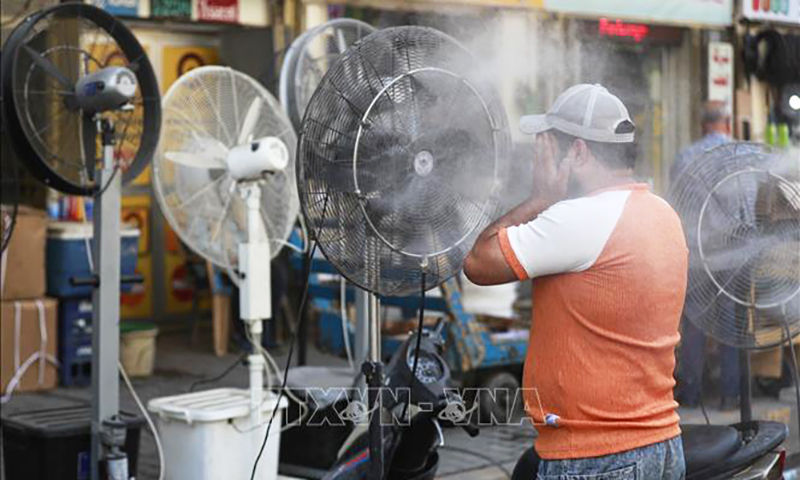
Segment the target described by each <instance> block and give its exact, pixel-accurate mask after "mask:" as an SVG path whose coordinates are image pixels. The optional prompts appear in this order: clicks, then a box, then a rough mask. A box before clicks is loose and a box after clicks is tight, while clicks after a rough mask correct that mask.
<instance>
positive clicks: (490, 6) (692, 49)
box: [305, 0, 732, 194]
mask: <svg viewBox="0 0 800 480" xmlns="http://www.w3.org/2000/svg"><path fill="white" fill-rule="evenodd" d="M696 3H697V2H687V1H683V0H669V1H647V2H636V3H635V4H631V2H603V3H602V4H597V2H586V1H579V0H546V1H540V2H523V4H520V3H518V2H515V7H514V8H511V7H510V6H509V2H499V1H484V2H477V1H475V2H466V1H463V2H448V3H446V4H443V3H442V2H432V1H428V2H423V1H414V2H388V3H386V2H378V1H367V0H360V1H352V2H341V3H335V4H333V6H332V5H331V4H327V3H323V2H310V3H308V4H306V6H305V8H306V10H307V11H309V12H314V14H313V17H314V22H315V23H316V22H320V21H324V19H325V18H326V17H324V14H328V15H332V16H349V17H355V18H360V19H362V20H365V21H367V22H370V23H373V24H375V25H376V26H379V27H386V26H393V25H401V24H421V25H428V26H432V27H435V28H438V29H441V30H443V31H446V32H447V33H449V34H451V35H453V36H454V37H456V38H458V39H459V40H461V41H462V42H463V43H465V44H466V45H467V46H468V47H469V48H470V49H471V50H473V52H475V54H476V57H477V58H478V62H479V63H483V66H482V67H480V68H487V69H492V70H493V71H496V72H497V79H498V88H499V90H500V94H501V96H502V97H503V100H504V103H505V106H506V110H507V113H508V115H509V119H510V121H511V122H512V126H513V124H514V119H515V118H517V117H518V116H519V115H521V114H523V113H529V112H539V111H544V110H545V109H546V108H547V106H548V105H549V104H550V103H551V102H552V101H553V100H554V99H555V97H556V96H557V95H558V94H559V93H560V92H561V91H562V90H563V89H565V88H566V87H568V86H569V85H572V84H575V83H580V82H589V83H601V84H603V85H605V86H607V87H608V88H609V89H610V90H611V91H612V92H614V93H616V94H618V95H619V96H620V97H622V99H623V101H624V102H625V103H626V105H628V106H629V108H630V110H631V114H632V116H633V117H634V121H635V122H636V124H637V132H638V139H639V150H638V158H637V173H638V175H639V176H640V177H641V178H642V179H643V180H644V181H647V182H649V183H650V184H651V185H652V186H653V188H654V189H655V191H657V192H658V193H661V194H665V193H666V192H667V190H668V188H669V179H668V172H669V168H670V166H671V164H672V161H673V159H674V157H675V155H676V154H677V153H678V151H679V150H680V149H681V148H683V147H684V146H686V145H688V144H689V143H691V141H693V140H694V139H696V137H697V135H698V134H699V126H698V120H697V119H698V114H699V112H696V111H695V110H696V108H693V107H695V106H697V105H700V104H701V102H702V101H703V100H705V99H706V98H707V95H708V92H707V90H708V88H707V80H706V76H707V68H706V67H705V63H704V62H705V60H706V57H707V53H706V50H707V42H708V40H709V38H710V37H714V38H720V37H725V36H726V28H727V27H728V26H729V25H730V24H731V19H732V12H731V5H730V3H729V2H721V3H719V2H703V3H702V4H701V5H700V6H699V7H698V6H697V5H696ZM598 5H599V6H598ZM306 18H310V17H309V16H307V17H306ZM708 32H713V34H709V33H708ZM512 130H514V131H515V130H516V129H515V128H512ZM515 135H517V136H516V138H515V140H516V141H518V142H526V141H527V139H525V138H523V137H522V136H520V135H518V134H516V133H515Z"/></svg>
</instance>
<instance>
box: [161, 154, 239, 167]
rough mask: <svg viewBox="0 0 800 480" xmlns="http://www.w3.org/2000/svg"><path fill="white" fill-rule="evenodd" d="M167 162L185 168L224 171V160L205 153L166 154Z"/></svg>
mask: <svg viewBox="0 0 800 480" xmlns="http://www.w3.org/2000/svg"><path fill="white" fill-rule="evenodd" d="M164 156H165V157H167V160H170V161H172V162H175V163H178V164H180V165H183V166H186V167H194V168H205V169H207V170H213V169H223V170H224V169H226V168H227V165H226V164H225V160H223V159H221V158H219V157H214V156H212V155H209V154H207V153H186V152H167V153H165V154H164Z"/></svg>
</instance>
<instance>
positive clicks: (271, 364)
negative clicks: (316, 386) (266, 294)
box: [245, 330, 310, 432]
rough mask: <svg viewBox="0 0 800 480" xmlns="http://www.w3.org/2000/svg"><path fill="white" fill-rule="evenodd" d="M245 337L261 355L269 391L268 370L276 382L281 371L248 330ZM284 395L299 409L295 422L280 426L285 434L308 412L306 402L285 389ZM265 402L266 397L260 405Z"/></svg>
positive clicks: (303, 418) (270, 381) (270, 387)
mask: <svg viewBox="0 0 800 480" xmlns="http://www.w3.org/2000/svg"><path fill="white" fill-rule="evenodd" d="M245 335H246V336H247V340H248V341H249V342H250V344H251V345H255V346H256V348H255V350H256V351H257V352H258V353H259V354H260V355H261V357H262V358H264V361H265V368H264V373H265V375H266V376H267V381H266V386H267V389H268V390H271V389H272V388H273V383H272V373H271V372H270V369H272V370H274V372H275V374H276V376H277V377H278V381H279V382H283V377H282V376H281V369H280V368H279V367H278V364H277V362H275V359H274V358H273V357H272V355H270V354H269V352H268V351H267V349H265V348H264V347H263V346H262V345H260V344H258V343H256V342H254V341H253V338H252V337H251V336H250V333H249V330H245ZM285 393H286V396H287V397H289V398H290V399H292V400H294V402H295V403H297V405H298V407H300V414H299V415H298V417H297V420H295V421H294V422H291V423H287V424H286V425H284V426H282V427H281V432H285V431H286V430H289V429H290V428H294V427H296V426H298V425H300V424H301V423H302V422H303V420H305V419H306V417H307V416H308V413H309V411H310V410H309V408H308V402H306V401H304V400H301V399H300V398H298V397H297V396H296V395H295V394H294V392H292V390H291V389H286V392H285ZM266 400H267V397H264V400H263V401H262V404H263V403H265V402H266ZM255 428H258V426H256V427H255Z"/></svg>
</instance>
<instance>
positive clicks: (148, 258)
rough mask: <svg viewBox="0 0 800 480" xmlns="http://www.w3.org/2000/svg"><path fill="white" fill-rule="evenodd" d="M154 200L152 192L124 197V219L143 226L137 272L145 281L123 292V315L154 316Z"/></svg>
mask: <svg viewBox="0 0 800 480" xmlns="http://www.w3.org/2000/svg"><path fill="white" fill-rule="evenodd" d="M151 209H152V200H151V199H150V197H149V196H148V195H135V196H127V197H123V198H122V212H121V215H122V222H123V223H129V224H132V225H135V226H136V228H138V229H139V232H140V234H139V256H138V259H137V260H136V273H138V274H139V275H142V276H143V277H144V283H142V284H134V285H133V287H132V290H131V291H130V292H128V293H123V294H122V295H121V299H120V303H121V305H120V315H121V316H122V318H152V317H153V256H152V249H151V242H152V240H151V235H152V228H151V227H152V225H151V220H152V218H151V214H152V210H151Z"/></svg>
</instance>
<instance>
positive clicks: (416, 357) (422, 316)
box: [400, 270, 425, 419]
mask: <svg viewBox="0 0 800 480" xmlns="http://www.w3.org/2000/svg"><path fill="white" fill-rule="evenodd" d="M420 284H421V287H420V301H419V321H418V323H417V344H416V346H415V347H414V365H413V367H412V368H411V380H409V382H408V401H407V402H406V404H405V405H403V414H402V415H401V416H400V418H402V419H405V418H406V413H407V411H408V407H409V405H410V404H411V397H412V394H413V393H414V380H416V379H417V364H418V363H419V349H420V346H421V344H422V324H423V322H424V319H425V270H422V281H421V282H420Z"/></svg>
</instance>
